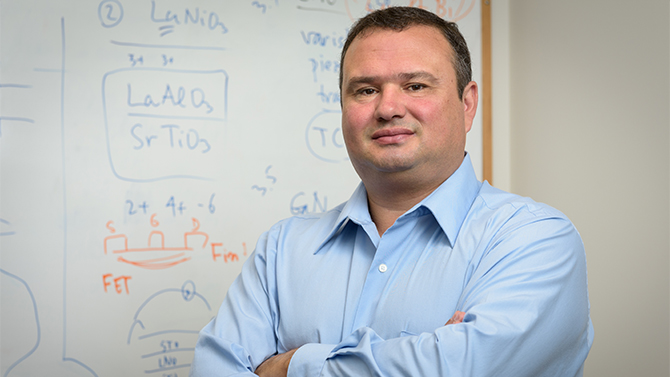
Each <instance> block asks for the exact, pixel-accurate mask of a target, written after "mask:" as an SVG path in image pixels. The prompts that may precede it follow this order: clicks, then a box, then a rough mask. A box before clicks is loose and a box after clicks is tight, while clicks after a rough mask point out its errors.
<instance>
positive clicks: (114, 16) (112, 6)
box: [98, 0, 123, 28]
mask: <svg viewBox="0 0 670 377" xmlns="http://www.w3.org/2000/svg"><path fill="white" fill-rule="evenodd" d="M98 18H99V19H100V23H102V26H104V27H107V28H110V27H114V26H116V25H118V24H119V22H121V20H122V19H123V7H122V6H121V3H120V2H119V1H118V0H103V1H101V2H100V5H98Z"/></svg>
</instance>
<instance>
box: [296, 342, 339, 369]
mask: <svg viewBox="0 0 670 377" xmlns="http://www.w3.org/2000/svg"><path fill="white" fill-rule="evenodd" d="M333 348H335V345H333V344H319V343H308V344H305V345H304V346H302V347H300V348H298V350H297V351H295V353H294V354H293V357H291V362H290V363H289V366H288V372H287V373H286V377H293V376H319V375H320V374H321V369H323V365H324V363H325V362H326V359H327V358H328V356H329V355H330V354H331V352H332V351H333Z"/></svg>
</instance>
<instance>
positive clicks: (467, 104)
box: [461, 81, 479, 132]
mask: <svg viewBox="0 0 670 377" xmlns="http://www.w3.org/2000/svg"><path fill="white" fill-rule="evenodd" d="M478 90H479V88H478V87H477V83H476V82H474V81H470V82H469V83H468V85H466V86H465V89H463V97H462V99H461V102H462V103H463V118H464V121H465V132H470V129H471V128H472V122H473V120H474V119H475V114H477V103H478V101H479V92H478Z"/></svg>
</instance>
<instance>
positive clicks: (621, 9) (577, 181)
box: [492, 0, 670, 377]
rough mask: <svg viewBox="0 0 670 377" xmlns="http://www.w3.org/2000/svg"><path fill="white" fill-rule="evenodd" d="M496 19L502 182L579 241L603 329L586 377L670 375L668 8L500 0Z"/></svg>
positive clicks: (498, 146) (596, 319)
mask: <svg viewBox="0 0 670 377" xmlns="http://www.w3.org/2000/svg"><path fill="white" fill-rule="evenodd" d="M492 12H493V32H494V39H493V42H494V48H493V53H494V56H493V64H494V65H498V67H497V68H494V72H498V74H500V73H501V72H502V74H503V76H504V75H505V73H507V74H508V75H509V76H508V79H507V80H506V79H505V78H504V77H502V78H501V77H498V78H497V79H496V80H497V81H494V82H493V88H494V89H493V90H494V95H496V96H495V97H494V99H493V100H494V104H495V103H496V102H503V103H504V102H505V101H507V100H508V99H506V98H504V96H507V95H508V96H509V103H510V105H509V114H506V113H505V112H504V111H503V112H502V113H498V114H495V113H494V124H493V130H494V131H493V132H494V135H495V134H496V132H501V133H503V135H498V136H497V139H494V140H497V144H494V155H495V153H496V152H495V150H496V149H498V153H502V156H503V163H502V164H501V165H498V164H497V162H498V161H495V160H494V172H496V173H497V174H498V175H494V177H498V176H502V177H503V179H502V180H501V181H502V182H503V183H505V179H509V185H510V188H511V190H512V191H514V192H516V193H519V194H521V195H527V196H531V197H533V198H534V199H536V200H539V201H543V202H546V203H549V204H551V205H553V206H555V207H557V208H558V209H560V210H562V211H563V212H565V213H566V214H567V215H568V216H569V217H570V218H571V219H572V220H573V221H574V223H575V224H576V226H577V228H578V229H579V230H580V233H581V235H582V238H583V240H584V243H585V246H586V252H587V259H588V269H589V292H590V300H591V314H592V319H593V322H594V326H595V331H596V337H595V343H594V345H593V348H592V350H591V353H590V355H589V358H588V359H587V362H586V368H585V376H594V377H595V376H633V375H641V376H668V375H669V374H670V371H669V355H670V347H669V344H668V339H669V337H668V335H669V332H668V331H669V317H668V308H669V289H668V288H669V281H668V272H669V258H668V257H669V254H670V244H669V238H668V234H669V233H668V229H669V228H670V222H669V219H668V218H669V212H670V207H669V194H670V188H669V183H668V182H669V173H670V166H669V165H670V163H669V162H670V158H669V154H668V151H669V150H670V134H669V128H670V126H669V124H670V117H669V113H668V111H669V110H668V109H669V108H670V106H669V104H670V96H669V88H670V85H669V83H670V77H669V67H670V61H669V55H670V53H669V51H670V30H669V24H670V23H669V20H670V9H669V4H668V2H667V1H664V0H656V1H644V2H630V1H588V2H585V1H578V0H568V1H560V2H559V1H551V2H549V1H545V2H537V1H527V0H517V1H513V2H507V1H500V0H498V1H494V3H493V7H492ZM506 25H508V26H507V27H506ZM496 32H498V33H501V35H500V36H499V37H498V39H496V36H495V33H496ZM506 33H507V34H506ZM505 35H509V39H506V38H505ZM496 41H498V43H502V44H506V43H509V50H508V53H506V52H505V48H504V47H503V48H501V47H500V46H498V47H496V46H495V43H496ZM496 51H499V52H498V53H497V54H496ZM500 51H502V52H500ZM507 54H508V55H507ZM494 78H495V76H494ZM496 85H500V86H502V88H496ZM501 96H503V98H501ZM494 106H495V105H494ZM495 109H496V107H494V110H495ZM506 122H509V144H505V143H506V140H505V137H506V136H505V133H506V132H507V131H506V130H507V127H506ZM498 124H502V126H501V128H500V129H499V128H497V127H498ZM494 137H495V136H494ZM501 143H502V144H501ZM505 151H509V156H510V160H509V161H510V162H509V169H507V168H506V166H505V163H504V157H505V153H506V152H505ZM494 174H495V173H494ZM494 183H495V181H494Z"/></svg>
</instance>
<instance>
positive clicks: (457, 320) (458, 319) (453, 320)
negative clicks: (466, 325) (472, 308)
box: [445, 310, 465, 326]
mask: <svg viewBox="0 0 670 377" xmlns="http://www.w3.org/2000/svg"><path fill="white" fill-rule="evenodd" d="M464 317H465V312H461V311H458V310H457V311H456V313H454V315H453V316H452V317H451V319H449V320H448V321H447V323H445V326H446V325H455V324H457V323H461V322H463V318H464Z"/></svg>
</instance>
